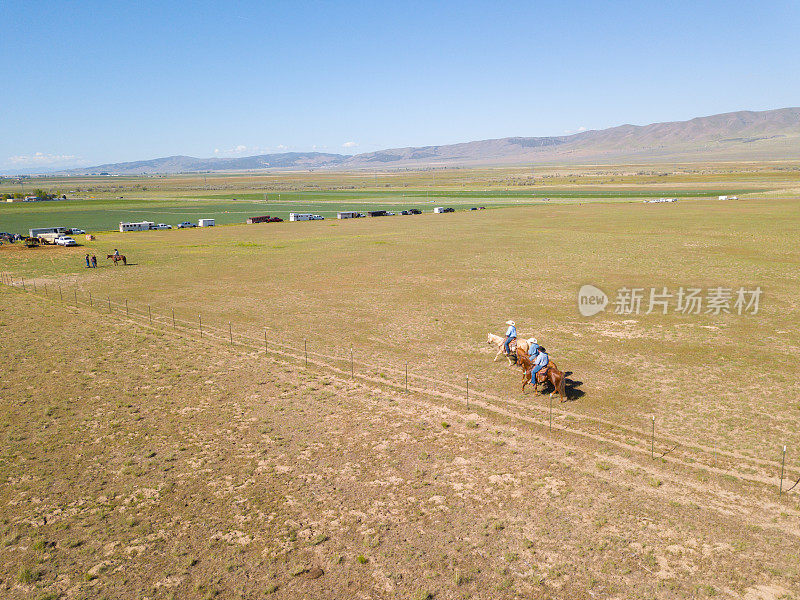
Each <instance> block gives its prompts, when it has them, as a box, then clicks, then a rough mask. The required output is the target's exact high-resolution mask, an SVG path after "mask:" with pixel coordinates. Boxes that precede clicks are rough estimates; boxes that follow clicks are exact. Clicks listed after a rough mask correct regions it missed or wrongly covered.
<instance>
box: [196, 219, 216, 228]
mask: <svg viewBox="0 0 800 600" xmlns="http://www.w3.org/2000/svg"><path fill="white" fill-rule="evenodd" d="M197 226H198V227H214V219H200V220H199V221H197Z"/></svg>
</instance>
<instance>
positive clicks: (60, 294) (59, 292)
mask: <svg viewBox="0 0 800 600" xmlns="http://www.w3.org/2000/svg"><path fill="white" fill-rule="evenodd" d="M58 297H59V298H61V302H64V292H62V291H61V286H60V285H59V286H58Z"/></svg>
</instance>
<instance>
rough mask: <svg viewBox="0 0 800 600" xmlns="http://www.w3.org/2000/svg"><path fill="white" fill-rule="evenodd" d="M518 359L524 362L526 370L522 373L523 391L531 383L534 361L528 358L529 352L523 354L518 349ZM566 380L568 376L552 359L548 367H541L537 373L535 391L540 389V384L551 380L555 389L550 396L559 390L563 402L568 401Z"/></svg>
mask: <svg viewBox="0 0 800 600" xmlns="http://www.w3.org/2000/svg"><path fill="white" fill-rule="evenodd" d="M517 360H518V361H520V363H522V368H523V369H524V370H525V372H524V373H523V374H522V391H523V392H524V391H525V386H526V385H528V384H529V383H531V373H532V372H533V363H532V362H531V359H530V358H528V353H527V352H526V353H524V354H522V353H521V352H519V350H518V351H517ZM565 380H566V376H565V375H564V373H563V372H562V371H559V370H558V367H557V366H556V363H554V362H553V361H552V360H551V361H549V362H548V363H547V367H545V368H544V369H541V370H540V371H539V372H538V373H537V374H536V381H533V382H532V383H533V391H534V392H536V391H538V389H539V384H540V383H544V382H546V381H549V382H550V384H551V385H552V386H553V391H552V392H550V396H551V397H552V395H553V394H555V393H556V392H558V396H559V397H560V398H561V401H562V402H566V401H567V394H566V391H565V389H564V382H565Z"/></svg>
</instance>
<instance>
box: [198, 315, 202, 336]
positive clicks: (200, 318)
mask: <svg viewBox="0 0 800 600" xmlns="http://www.w3.org/2000/svg"><path fill="white" fill-rule="evenodd" d="M197 320H198V322H199V323H200V337H201V338H202V337H203V315H197Z"/></svg>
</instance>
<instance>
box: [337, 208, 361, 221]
mask: <svg viewBox="0 0 800 600" xmlns="http://www.w3.org/2000/svg"><path fill="white" fill-rule="evenodd" d="M361 216H363V215H362V214H361V213H360V212H356V211H354V210H342V211H339V212H338V213H336V218H337V219H358V218H359V217H361Z"/></svg>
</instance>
